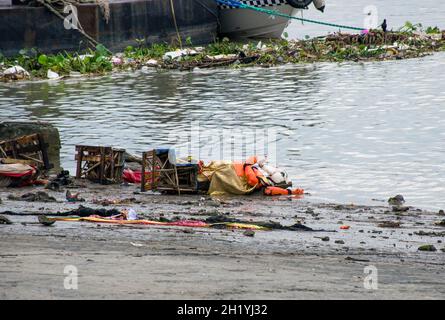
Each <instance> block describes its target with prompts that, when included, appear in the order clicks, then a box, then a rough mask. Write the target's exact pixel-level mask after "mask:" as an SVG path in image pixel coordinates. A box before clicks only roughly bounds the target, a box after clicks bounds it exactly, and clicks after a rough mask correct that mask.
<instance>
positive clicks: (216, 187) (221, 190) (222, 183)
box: [198, 161, 255, 195]
mask: <svg viewBox="0 0 445 320" xmlns="http://www.w3.org/2000/svg"><path fill="white" fill-rule="evenodd" d="M206 179H207V180H210V187H209V191H208V193H209V194H210V195H223V194H237V195H243V194H249V193H251V192H252V191H254V190H255V187H251V186H249V184H248V183H247V181H246V178H245V177H238V175H237V174H236V170H235V168H234V166H233V164H232V162H228V161H212V162H210V163H209V164H208V165H207V166H203V168H202V173H201V174H200V175H199V177H198V180H200V181H205V180H206Z"/></svg>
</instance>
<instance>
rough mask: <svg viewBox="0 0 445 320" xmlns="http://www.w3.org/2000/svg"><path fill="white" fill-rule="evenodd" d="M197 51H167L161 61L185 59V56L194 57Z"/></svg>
mask: <svg viewBox="0 0 445 320" xmlns="http://www.w3.org/2000/svg"><path fill="white" fill-rule="evenodd" d="M197 54H198V51H196V50H193V49H182V50H181V49H178V50H176V51H169V52H166V53H165V54H164V56H163V57H162V59H164V60H177V59H179V58H181V57H185V56H194V55H197Z"/></svg>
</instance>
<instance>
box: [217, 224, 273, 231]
mask: <svg viewBox="0 0 445 320" xmlns="http://www.w3.org/2000/svg"><path fill="white" fill-rule="evenodd" d="M225 225H226V226H227V227H229V228H234V229H251V230H267V228H265V227H262V226H257V225H256V224H246V223H235V222H229V223H226V224H225Z"/></svg>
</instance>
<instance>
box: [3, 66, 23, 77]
mask: <svg viewBox="0 0 445 320" xmlns="http://www.w3.org/2000/svg"><path fill="white" fill-rule="evenodd" d="M3 75H4V76H5V77H7V78H11V79H23V78H28V77H29V73H28V71H26V70H25V69H23V68H22V67H21V66H13V67H11V68H8V69H6V70H5V71H3Z"/></svg>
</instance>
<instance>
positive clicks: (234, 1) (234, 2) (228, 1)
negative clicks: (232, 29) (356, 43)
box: [216, 0, 366, 31]
mask: <svg viewBox="0 0 445 320" xmlns="http://www.w3.org/2000/svg"><path fill="white" fill-rule="evenodd" d="M216 2H218V3H219V4H221V5H226V6H230V7H234V8H239V9H249V10H254V11H258V12H261V13H265V14H269V15H272V16H278V17H283V18H287V19H294V20H299V21H302V22H308V23H314V24H321V25H324V26H329V27H335V28H340V29H349V30H355V31H365V30H366V29H363V28H358V27H351V26H346V25H341V24H335V23H329V22H323V21H318V20H312V19H305V18H298V17H293V16H290V15H287V14H284V13H281V12H278V11H275V10H268V9H264V8H260V7H255V6H251V5H248V4H245V3H242V2H239V1H238V0H216Z"/></svg>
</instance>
